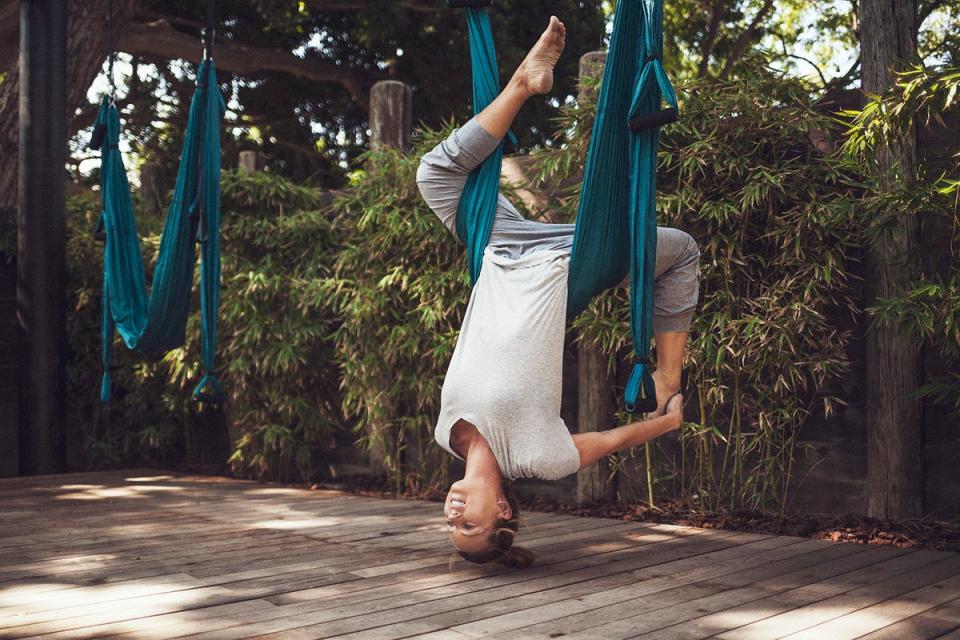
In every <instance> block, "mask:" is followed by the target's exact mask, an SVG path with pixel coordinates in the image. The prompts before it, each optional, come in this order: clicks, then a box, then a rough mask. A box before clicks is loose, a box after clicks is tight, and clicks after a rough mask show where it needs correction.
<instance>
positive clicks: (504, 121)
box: [477, 16, 567, 138]
mask: <svg viewBox="0 0 960 640" xmlns="http://www.w3.org/2000/svg"><path fill="white" fill-rule="evenodd" d="M566 34H567V30H566V27H564V26H563V23H562V22H560V20H559V19H557V17H556V16H551V17H550V24H549V25H547V28H546V30H545V31H544V32H543V35H541V36H540V39H539V40H538V41H537V43H536V44H535V45H533V48H532V49H530V52H529V53H528V54H527V57H526V58H525V59H524V61H523V62H521V63H520V66H519V67H517V70H516V71H515V72H514V74H513V77H511V78H510V82H508V83H507V86H506V88H504V90H503V91H501V92H500V95H499V96H497V97H496V99H494V101H493V102H491V103H490V104H489V105H488V106H487V108H486V109H484V110H483V111H481V112H480V113H479V114H478V115H477V122H478V123H479V124H480V126H481V127H483V129H484V130H485V131H486V132H487V133H489V134H490V135H492V136H493V137H495V138H503V137H504V136H505V135H507V132H508V131H510V127H511V126H513V121H514V120H515V119H516V117H517V114H518V113H519V112H520V108H521V107H523V104H524V103H525V102H526V101H527V100H528V99H530V98H531V97H533V96H535V95H539V94H544V93H549V91H550V89H552V88H553V68H554V66H556V64H557V60H559V59H560V54H561V53H563V47H564V45H565V44H566Z"/></svg>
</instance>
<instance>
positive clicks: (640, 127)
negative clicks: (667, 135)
mask: <svg viewBox="0 0 960 640" xmlns="http://www.w3.org/2000/svg"><path fill="white" fill-rule="evenodd" d="M679 117H680V113H679V112H678V111H677V110H676V109H675V108H673V107H668V108H666V109H662V110H660V111H654V112H653V113H643V114H640V115H636V116H633V117H632V118H630V131H633V132H634V133H640V132H641V131H646V130H648V129H654V128H656V127H662V126H664V125H668V124H671V123H674V122H676V121H677V120H678V119H679Z"/></svg>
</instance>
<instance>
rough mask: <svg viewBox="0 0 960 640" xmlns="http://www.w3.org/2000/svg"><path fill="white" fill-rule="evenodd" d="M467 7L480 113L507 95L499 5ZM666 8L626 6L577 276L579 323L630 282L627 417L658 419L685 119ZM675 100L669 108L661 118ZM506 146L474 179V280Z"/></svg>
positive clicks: (465, 212) (647, 2) (477, 1)
mask: <svg viewBox="0 0 960 640" xmlns="http://www.w3.org/2000/svg"><path fill="white" fill-rule="evenodd" d="M449 4H450V5H451V6H462V7H468V8H467V9H466V15H467V22H468V25H469V33H470V55H471V60H472V69H473V82H474V90H473V93H474V99H473V106H474V111H475V112H476V113H479V112H480V111H482V110H483V109H484V108H486V106H487V105H489V104H490V102H492V101H493V99H494V98H495V97H496V96H497V93H498V92H499V71H498V67H497V62H496V52H495V46H494V41H493V35H492V34H493V32H492V29H491V27H490V18H489V15H488V12H487V9H486V6H489V5H490V4H492V3H491V2H490V0H450V3H449ZM662 43H663V0H620V1H619V2H618V4H617V11H616V16H615V18H614V26H613V34H612V38H611V41H610V49H609V51H608V54H607V64H606V69H605V71H604V76H603V82H602V84H601V89H600V95H599V98H598V102H597V117H596V121H595V123H594V127H593V134H592V137H591V141H590V151H589V154H588V157H587V163H586V168H585V171H584V179H583V190H582V194H581V200H580V209H579V213H578V216H577V224H576V232H575V235H574V242H573V251H572V253H571V256H570V275H569V277H568V285H567V286H568V298H567V316H568V318H570V319H572V318H575V317H576V316H577V315H579V314H580V313H581V312H582V311H583V310H584V309H585V308H586V307H587V305H589V304H590V300H591V299H592V298H593V297H594V296H595V295H597V294H599V293H601V292H602V291H604V290H606V289H609V288H610V287H613V286H615V285H617V284H618V283H620V282H621V281H622V280H623V278H624V276H625V275H627V274H628V273H629V274H630V300H631V331H632V338H633V346H634V353H635V355H636V357H637V362H636V364H635V366H634V368H633V371H632V372H631V375H630V379H629V381H628V383H627V387H626V390H625V392H624V401H625V402H624V404H625V407H626V409H627V410H628V411H652V410H653V409H655V408H656V392H655V389H654V385H653V379H652V378H651V373H652V363H651V360H650V357H649V348H650V340H651V338H652V337H653V274H654V266H655V264H656V242H657V229H656V225H657V223H656V166H657V150H658V147H659V127H660V126H662V125H663V124H666V123H668V122H672V121H673V120H675V119H676V113H677V111H676V107H677V99H676V95H675V94H674V91H673V88H672V87H671V86H670V81H669V79H668V78H667V75H666V73H665V71H664V69H663V65H662V63H661V60H660V57H661V53H662V46H663V45H662ZM663 101H666V102H667V104H668V105H669V107H668V108H667V109H666V110H661V108H660V107H661V103H662V102H663ZM502 146H503V145H501V146H500V147H498V148H497V150H496V151H495V152H494V153H493V154H491V155H490V157H489V158H487V160H486V161H485V162H484V163H483V164H481V165H480V166H479V167H478V168H477V169H476V170H475V171H474V172H473V173H472V174H471V175H470V177H469V179H468V180H467V184H466V187H465V189H464V193H463V196H462V198H461V201H460V208H459V211H458V215H457V234H458V236H459V237H460V239H461V241H463V243H464V244H465V245H466V247H467V260H468V267H469V271H470V277H471V280H472V281H473V282H476V280H477V278H478V277H479V275H480V264H481V261H482V258H483V252H484V250H485V248H486V246H487V243H488V241H489V239H490V231H491V229H492V228H493V221H494V216H495V213H496V202H497V194H498V192H499V185H500V169H501V164H502V157H503V148H502Z"/></svg>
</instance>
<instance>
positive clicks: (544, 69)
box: [515, 16, 567, 95]
mask: <svg viewBox="0 0 960 640" xmlns="http://www.w3.org/2000/svg"><path fill="white" fill-rule="evenodd" d="M566 38H567V29H566V27H564V26H563V23H562V22H560V20H559V19H558V18H557V17H556V16H550V24H549V25H547V29H546V31H544V32H543V35H541V36H540V39H539V40H537V44H535V45H533V48H532V49H530V53H528V54H527V57H526V58H525V59H524V61H523V62H521V63H520V66H519V67H518V68H517V73H516V76H515V77H516V79H517V80H519V81H520V82H522V83H523V86H524V87H525V88H526V89H527V91H528V92H529V93H530V94H531V95H537V94H544V93H549V92H550V90H551V89H552V88H553V68H554V67H555V66H556V65H557V60H559V59H560V54H561V53H563V48H564V46H566Z"/></svg>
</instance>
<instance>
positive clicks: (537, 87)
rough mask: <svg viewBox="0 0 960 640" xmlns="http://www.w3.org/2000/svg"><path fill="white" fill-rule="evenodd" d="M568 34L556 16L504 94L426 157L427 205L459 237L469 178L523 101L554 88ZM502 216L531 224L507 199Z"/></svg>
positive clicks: (421, 179) (420, 176)
mask: <svg viewBox="0 0 960 640" xmlns="http://www.w3.org/2000/svg"><path fill="white" fill-rule="evenodd" d="M565 33H566V31H565V29H564V26H563V23H561V22H560V21H559V20H557V18H555V17H552V18H551V19H550V24H549V26H548V27H547V29H546V31H544V33H543V35H542V36H540V40H538V41H537V44H535V45H534V47H533V49H531V50H530V53H529V54H528V55H527V57H526V59H525V60H524V61H523V62H522V63H521V64H520V66H519V67H518V68H517V71H516V72H515V73H514V74H513V77H512V78H511V80H510V82H509V83H508V84H507V87H506V88H505V89H504V90H503V91H502V92H501V93H500V95H499V96H498V97H497V98H496V99H495V100H494V101H493V102H492V103H490V105H489V106H488V107H487V108H486V109H484V110H483V112H481V113H480V114H479V115H477V117H476V118H473V119H472V120H470V121H469V122H468V123H467V124H465V125H464V126H463V127H461V128H460V129H457V130H456V131H454V132H453V134H451V135H450V137H449V138H447V139H446V140H444V141H443V142H441V143H440V144H439V145H437V146H436V147H435V148H434V149H432V150H431V151H429V152H428V153H426V154H425V155H424V156H423V158H421V160H420V167H419V169H418V171H417V186H418V187H419V188H420V193H421V195H422V196H423V199H424V200H425V201H426V203H427V205H429V207H430V208H431V209H432V210H433V212H434V213H436V214H437V217H439V218H440V220H441V221H442V222H443V224H444V226H446V227H447V229H449V230H450V232H451V233H453V234H454V235H456V220H457V211H458V209H459V205H460V196H461V194H462V193H463V187H464V185H465V184H466V182H467V176H469V175H470V172H471V171H473V170H474V169H476V168H477V167H478V166H479V165H480V163H482V162H483V161H484V160H485V159H486V158H487V156H489V155H490V154H491V153H493V151H494V149H496V148H497V145H499V144H500V141H501V139H502V138H503V137H504V136H505V135H506V134H507V131H509V130H510V126H511V125H512V124H513V121H514V119H515V118H516V116H517V113H518V112H519V111H520V108H521V107H522V106H523V104H524V103H525V102H526V101H527V100H528V99H529V98H530V97H531V96H533V95H536V94H538V93H546V92H547V91H549V90H550V88H551V87H552V86H553V67H554V65H555V64H556V61H557V59H558V58H559V57H560V52H561V51H562V50H563V46H564V38H565V35H564V34H565ZM496 215H497V219H498V220H501V219H502V220H506V219H510V220H513V221H518V222H522V223H525V222H526V221H524V220H523V218H522V217H521V216H520V214H519V213H518V212H517V211H516V209H515V208H513V207H512V206H511V205H510V204H509V203H508V202H507V201H506V200H505V199H504V198H503V197H501V198H500V202H499V205H498V210H497V214H496ZM507 235H509V234H507Z"/></svg>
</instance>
